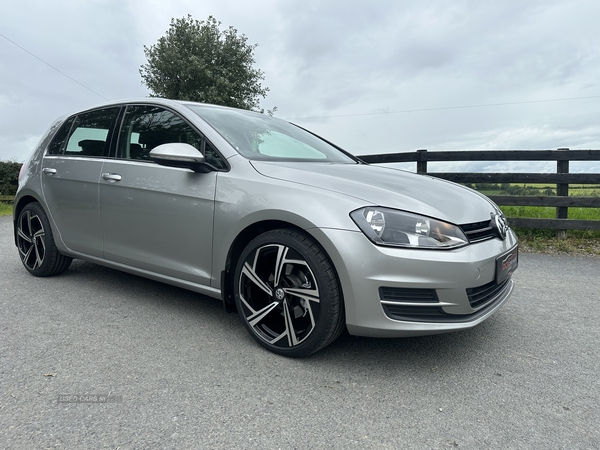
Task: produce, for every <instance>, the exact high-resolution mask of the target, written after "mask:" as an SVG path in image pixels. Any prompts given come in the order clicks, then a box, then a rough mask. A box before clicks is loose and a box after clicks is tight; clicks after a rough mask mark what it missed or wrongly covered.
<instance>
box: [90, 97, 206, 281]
mask: <svg viewBox="0 0 600 450" xmlns="http://www.w3.org/2000/svg"><path fill="white" fill-rule="evenodd" d="M169 142H186V143H189V144H191V145H193V146H195V147H196V148H198V149H199V151H200V148H201V142H202V137H201V136H200V135H199V134H198V133H197V132H196V131H195V130H194V129H192V127H191V126H190V125H188V124H187V123H186V122H185V121H184V120H183V119H182V118H181V117H179V116H178V115H176V114H174V113H173V112H171V111H168V110H165V109H163V108H159V107H154V106H129V107H127V110H126V112H125V116H124V119H123V125H122V128H121V132H120V135H119V144H118V146H117V154H116V158H111V159H110V160H107V161H106V162H105V163H104V166H103V169H102V173H101V174H100V214H101V220H102V230H103V234H104V257H105V258H106V259H107V260H110V261H114V262H117V263H121V264H125V265H128V266H133V267H136V268H140V269H143V270H148V271H150V272H154V273H159V274H162V275H166V276H170V277H174V278H178V279H183V280H188V281H191V282H194V283H199V284H205V285H208V284H209V283H210V277H211V260H212V234H213V212H214V198H215V186H216V180H217V172H209V173H194V172H192V171H191V170H188V169H179V168H173V167H164V166H160V165H158V164H156V163H154V162H152V161H151V160H150V158H149V156H148V153H149V152H150V150H152V149H153V148H154V147H156V146H157V145H160V144H165V143H169Z"/></svg>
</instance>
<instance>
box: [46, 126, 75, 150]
mask: <svg viewBox="0 0 600 450" xmlns="http://www.w3.org/2000/svg"><path fill="white" fill-rule="evenodd" d="M73 120H75V118H74V117H71V118H70V119H68V120H67V121H65V123H63V124H62V126H61V127H60V129H59V130H58V132H57V133H56V136H54V139H52V142H51V143H50V145H49V146H48V154H49V155H62V153H63V151H64V150H65V148H64V147H65V142H66V141H67V136H68V135H69V131H71V125H73Z"/></svg>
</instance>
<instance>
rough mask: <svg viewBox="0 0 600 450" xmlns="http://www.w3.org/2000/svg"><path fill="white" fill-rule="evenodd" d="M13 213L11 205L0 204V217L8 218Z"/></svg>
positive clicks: (7, 203)
mask: <svg viewBox="0 0 600 450" xmlns="http://www.w3.org/2000/svg"><path fill="white" fill-rule="evenodd" d="M12 211H13V204H12V203H9V202H0V216H10V215H11V214H12Z"/></svg>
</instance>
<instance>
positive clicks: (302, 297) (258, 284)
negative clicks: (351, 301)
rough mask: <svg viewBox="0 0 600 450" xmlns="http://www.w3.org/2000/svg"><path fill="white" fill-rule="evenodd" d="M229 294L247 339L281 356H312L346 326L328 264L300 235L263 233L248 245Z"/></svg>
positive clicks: (292, 233) (273, 232)
mask: <svg viewBox="0 0 600 450" xmlns="http://www.w3.org/2000/svg"><path fill="white" fill-rule="evenodd" d="M234 294H235V302H236V305H237V309H238V312H239V314H240V316H241V318H242V320H243V321H244V324H245V325H246V328H247V329H248V330H249V331H250V333H251V334H252V336H253V337H254V338H255V339H256V340H257V341H258V343H260V344H261V345H262V346H263V347H265V348H267V349H268V350H270V351H273V352H275V353H278V354H280V355H284V356H290V357H302V356H306V355H309V354H311V353H314V352H316V351H318V350H320V349H321V348H323V347H325V346H326V345H328V344H330V343H331V342H333V340H334V339H336V338H337V337H338V336H339V334H340V333H341V331H342V330H343V328H344V326H345V323H344V313H343V301H342V298H341V293H340V287H339V283H338V280H337V276H336V274H335V271H334V269H333V266H332V264H331V262H330V261H329V258H328V257H327V255H326V254H325V253H324V252H323V250H322V249H321V248H320V247H319V246H318V245H317V244H316V242H315V241H314V240H313V239H311V238H310V237H309V236H307V235H305V234H304V233H301V232H299V231H294V230H287V229H280V230H273V231H268V232H266V233H263V234H261V235H260V236H258V237H257V238H255V239H254V240H253V241H252V242H250V243H249V244H248V246H247V247H246V249H245V250H244V251H243V253H242V255H241V256H240V259H239V260H238V262H237V266H236V270H235V277H234Z"/></svg>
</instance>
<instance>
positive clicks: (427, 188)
mask: <svg viewBox="0 0 600 450" xmlns="http://www.w3.org/2000/svg"><path fill="white" fill-rule="evenodd" d="M251 164H252V165H253V167H254V168H255V169H256V171H258V172H259V173H260V174H262V175H264V176H266V177H270V178H275V179H278V180H283V181H289V182H292V183H297V184H302V185H307V186H314V187H317V188H320V189H326V190H328V191H333V192H336V193H339V194H343V195H346V196H350V197H354V198H356V199H360V200H362V201H363V202H364V204H363V205H362V206H369V205H378V206H385V207H389V208H395V209H400V210H403V211H409V212H413V213H417V214H422V215H425V216H429V217H434V218H437V219H441V220H445V221H448V222H451V223H454V224H466V223H474V222H480V221H485V220H489V218H490V213H493V212H496V211H495V208H494V206H493V205H492V203H491V202H490V201H488V200H487V198H485V197H484V196H481V195H479V194H478V193H476V192H475V191H473V190H471V189H468V188H466V187H464V186H460V185H458V184H455V183H451V182H448V181H445V180H442V179H439V178H434V177H431V176H427V175H417V174H414V173H411V172H406V171H403V170H398V169H392V168H387V167H380V166H372V165H366V164H339V163H319V162H273V161H256V160H255V161H251Z"/></svg>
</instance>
